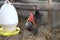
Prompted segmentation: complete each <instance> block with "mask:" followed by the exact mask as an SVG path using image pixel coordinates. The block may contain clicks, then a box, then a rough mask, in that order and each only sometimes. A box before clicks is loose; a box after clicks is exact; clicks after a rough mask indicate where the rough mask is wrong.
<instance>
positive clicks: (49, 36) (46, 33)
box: [0, 18, 60, 40]
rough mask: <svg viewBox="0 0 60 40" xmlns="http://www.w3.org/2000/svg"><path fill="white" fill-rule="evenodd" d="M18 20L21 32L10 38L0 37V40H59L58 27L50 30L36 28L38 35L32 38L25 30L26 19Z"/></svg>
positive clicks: (43, 27)
mask: <svg viewBox="0 0 60 40" xmlns="http://www.w3.org/2000/svg"><path fill="white" fill-rule="evenodd" d="M19 19H20V20H19V24H18V27H20V28H21V32H20V33H19V34H18V35H15V36H11V37H4V36H0V40H60V27H58V28H55V29H51V28H50V27H49V26H48V25H47V26H43V25H41V26H40V27H39V28H38V34H37V35H35V36H34V35H33V34H32V33H31V32H29V31H28V30H26V28H25V22H26V19H23V18H19Z"/></svg>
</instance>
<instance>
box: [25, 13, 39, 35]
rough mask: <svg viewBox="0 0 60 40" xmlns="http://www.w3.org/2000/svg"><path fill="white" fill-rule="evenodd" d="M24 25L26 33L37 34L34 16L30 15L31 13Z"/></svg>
mask: <svg viewBox="0 0 60 40" xmlns="http://www.w3.org/2000/svg"><path fill="white" fill-rule="evenodd" d="M25 25H26V27H27V30H28V31H30V32H32V33H33V34H37V33H38V29H37V26H36V22H35V20H34V15H33V14H32V12H30V16H29V18H28V19H27V22H26V24H25Z"/></svg>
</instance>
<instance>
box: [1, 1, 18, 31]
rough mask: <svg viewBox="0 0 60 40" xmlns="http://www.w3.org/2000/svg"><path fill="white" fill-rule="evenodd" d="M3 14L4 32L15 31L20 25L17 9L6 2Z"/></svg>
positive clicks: (2, 9)
mask: <svg viewBox="0 0 60 40" xmlns="http://www.w3.org/2000/svg"><path fill="white" fill-rule="evenodd" d="M7 2H8V3H7ZM1 14H2V19H1V20H2V27H3V29H4V31H7V30H9V31H14V30H15V28H16V25H17V24H18V15H17V11H16V9H15V8H14V6H13V5H12V4H11V3H10V2H9V1H5V4H3V5H2V7H1Z"/></svg>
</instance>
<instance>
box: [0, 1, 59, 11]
mask: <svg viewBox="0 0 60 40" xmlns="http://www.w3.org/2000/svg"><path fill="white" fill-rule="evenodd" d="M3 3H4V2H0V6H1V5H2V4H3ZM12 4H13V5H14V6H15V7H16V8H17V9H18V10H21V11H35V10H40V11H60V3H57V2H53V3H52V4H53V5H52V6H49V5H48V4H47V2H46V1H45V2H44V1H41V2H30V3H12ZM36 8H37V9H36Z"/></svg>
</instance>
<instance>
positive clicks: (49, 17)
mask: <svg viewBox="0 0 60 40" xmlns="http://www.w3.org/2000/svg"><path fill="white" fill-rule="evenodd" d="M47 2H48V5H49V7H51V6H53V4H52V0H47ZM47 13H48V23H49V26H50V27H52V12H51V11H47Z"/></svg>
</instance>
